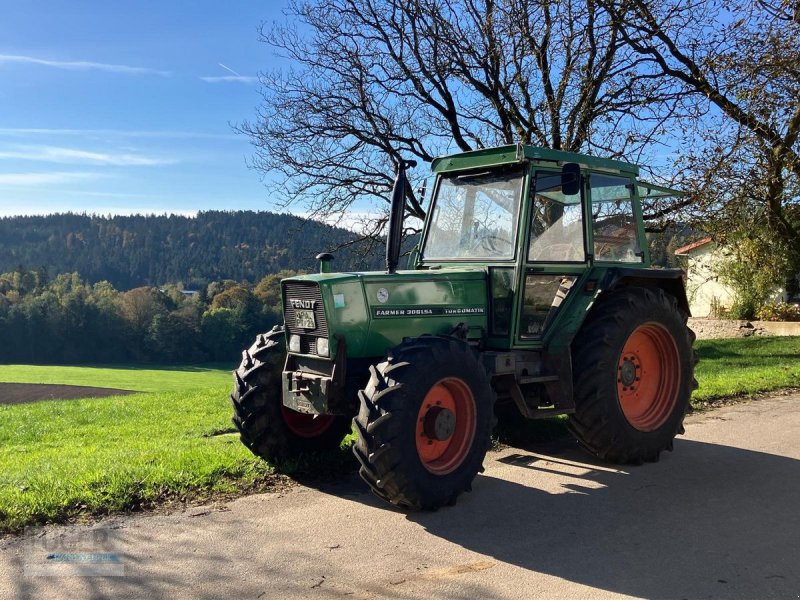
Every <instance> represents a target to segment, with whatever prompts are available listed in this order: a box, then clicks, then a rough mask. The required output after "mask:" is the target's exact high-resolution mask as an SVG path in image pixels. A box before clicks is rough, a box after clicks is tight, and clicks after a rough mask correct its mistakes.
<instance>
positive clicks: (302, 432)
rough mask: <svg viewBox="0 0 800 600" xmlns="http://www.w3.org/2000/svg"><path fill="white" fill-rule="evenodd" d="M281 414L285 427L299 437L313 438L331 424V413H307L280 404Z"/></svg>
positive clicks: (332, 419) (332, 417) (332, 418)
mask: <svg viewBox="0 0 800 600" xmlns="http://www.w3.org/2000/svg"><path fill="white" fill-rule="evenodd" d="M281 416H282V417H283V422H284V423H286V427H287V428H288V429H289V431H291V432H292V433H293V434H295V435H296V436H297V437H301V438H313V437H317V436H318V435H322V434H323V433H325V432H326V431H327V430H328V428H329V427H330V426H331V425H333V421H334V419H336V417H335V416H333V415H307V414H305V413H300V412H297V411H296V410H292V409H291V408H286V407H285V406H284V405H283V404H281Z"/></svg>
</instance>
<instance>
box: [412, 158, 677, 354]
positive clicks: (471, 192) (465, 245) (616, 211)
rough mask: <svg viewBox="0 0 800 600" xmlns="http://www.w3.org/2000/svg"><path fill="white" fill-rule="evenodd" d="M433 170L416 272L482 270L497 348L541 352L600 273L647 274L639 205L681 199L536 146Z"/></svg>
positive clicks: (605, 163) (622, 166)
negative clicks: (650, 200)
mask: <svg viewBox="0 0 800 600" xmlns="http://www.w3.org/2000/svg"><path fill="white" fill-rule="evenodd" d="M506 161H507V162H506ZM433 171H434V172H435V173H436V174H437V178H436V183H435V185H434V193H433V199H432V202H431V206H430V208H429V217H428V219H427V221H426V224H425V228H424V231H423V237H422V241H421V244H420V250H419V254H418V255H417V256H416V259H415V263H414V267H415V268H417V269H456V268H458V267H459V266H461V267H463V266H466V265H476V264H480V265H485V266H486V267H487V269H488V277H489V284H488V288H489V295H490V297H489V302H490V303H491V308H490V310H489V314H490V322H489V323H488V327H489V331H488V339H489V341H490V344H491V345H492V346H494V347H512V346H513V347H526V346H541V345H542V343H543V341H547V340H546V339H545V338H546V337H547V336H548V332H550V331H555V330H556V329H558V330H559V331H561V330H562V329H561V326H560V325H558V323H557V317H558V314H559V312H561V311H562V309H563V308H564V307H565V306H566V304H567V303H568V302H571V296H573V295H575V292H578V294H580V293H581V292H582V293H583V294H584V295H585V294H587V293H588V294H589V295H590V297H591V296H593V295H594V291H595V289H596V288H597V286H598V283H599V280H598V274H605V273H606V270H607V269H608V268H617V269H618V268H620V267H622V268H624V269H626V270H630V269H636V268H640V269H646V268H648V267H649V266H650V257H649V252H648V249H647V241H646V239H645V233H644V226H643V224H642V214H641V197H642V196H643V195H648V196H652V195H653V194H656V195H659V196H667V195H680V194H681V193H680V192H678V191H676V190H670V189H668V188H662V187H658V186H653V185H649V184H644V183H640V182H638V181H637V175H638V171H639V169H638V167H637V166H635V165H632V164H628V163H625V162H621V161H616V160H609V159H598V158H594V157H589V156H583V155H578V154H573V153H569V152H560V151H555V150H547V149H541V148H532V147H529V146H516V147H505V148H501V149H492V150H490V151H478V152H471V153H465V154H461V155H457V156H454V157H449V158H445V159H438V160H436V161H434V163H433ZM595 267H597V268H595ZM598 268H599V270H598Z"/></svg>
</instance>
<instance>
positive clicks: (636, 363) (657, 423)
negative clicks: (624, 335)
mask: <svg viewBox="0 0 800 600" xmlns="http://www.w3.org/2000/svg"><path fill="white" fill-rule="evenodd" d="M616 377H617V397H618V399H619V404H620V407H621V408H622V412H623V414H624V415H625V418H626V419H627V421H628V423H630V424H631V426H632V427H634V428H636V429H638V430H639V431H653V430H655V429H658V428H659V427H661V426H662V425H663V424H664V423H665V422H666V421H667V419H668V418H669V416H670V415H671V414H672V411H673V410H674V408H675V404H676V403H677V401H678V391H679V386H680V357H679V355H678V348H677V346H676V345H675V340H673V339H672V335H671V334H670V333H669V331H667V329H666V328H665V327H664V326H663V325H661V324H659V323H652V322H651V323H645V324H644V325H640V326H639V327H637V328H636V329H635V330H634V331H633V333H631V335H630V336H629V337H628V339H627V340H626V342H625V346H624V347H623V349H622V353H621V354H620V357H619V361H618V362H617V373H616Z"/></svg>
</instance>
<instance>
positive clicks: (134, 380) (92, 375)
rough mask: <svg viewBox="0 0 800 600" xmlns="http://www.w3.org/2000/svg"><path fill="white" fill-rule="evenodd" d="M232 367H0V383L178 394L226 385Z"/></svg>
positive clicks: (229, 378)
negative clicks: (48, 384) (76, 386)
mask: <svg viewBox="0 0 800 600" xmlns="http://www.w3.org/2000/svg"><path fill="white" fill-rule="evenodd" d="M232 368H233V366H232V365H231V366H228V365H224V366H222V365H212V366H206V365H203V366H187V367H184V366H181V367H153V366H149V365H148V366H141V365H139V366H122V367H120V366H108V367H102V366H100V367H95V366H92V367H61V366H56V367H51V366H44V365H0V382H4V383H55V384H61V385H87V386H93V387H108V388H116V389H119V390H135V391H137V392H180V391H185V390H189V389H202V388H210V387H214V386H216V387H219V386H221V385H228V384H229V383H230V382H231V372H230V369H232Z"/></svg>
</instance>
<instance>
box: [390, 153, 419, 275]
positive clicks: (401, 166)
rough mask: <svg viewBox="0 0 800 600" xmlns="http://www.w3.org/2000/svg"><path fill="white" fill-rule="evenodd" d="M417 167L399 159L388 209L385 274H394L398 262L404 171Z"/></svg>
mask: <svg viewBox="0 0 800 600" xmlns="http://www.w3.org/2000/svg"><path fill="white" fill-rule="evenodd" d="M416 166H417V161H415V160H403V159H402V158H401V159H399V161H398V162H397V175H396V176H395V179H394V187H393V188H392V205H391V208H390V209H389V233H388V234H387V236H386V272H387V273H394V272H395V271H396V270H397V264H398V263H399V262H400V243H401V242H402V241H403V213H404V212H405V208H406V185H408V180H407V179H406V169H409V168H413V167H416Z"/></svg>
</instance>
